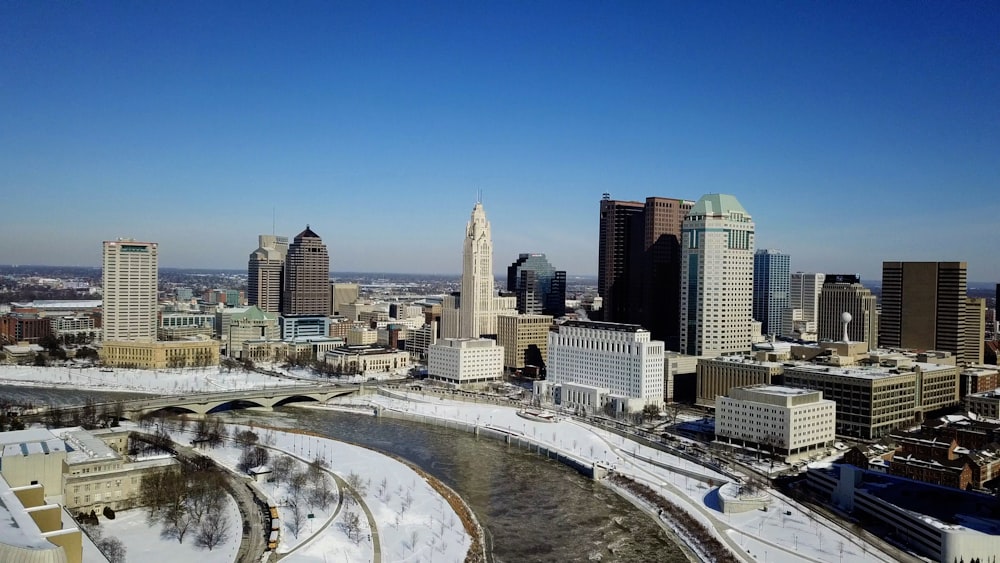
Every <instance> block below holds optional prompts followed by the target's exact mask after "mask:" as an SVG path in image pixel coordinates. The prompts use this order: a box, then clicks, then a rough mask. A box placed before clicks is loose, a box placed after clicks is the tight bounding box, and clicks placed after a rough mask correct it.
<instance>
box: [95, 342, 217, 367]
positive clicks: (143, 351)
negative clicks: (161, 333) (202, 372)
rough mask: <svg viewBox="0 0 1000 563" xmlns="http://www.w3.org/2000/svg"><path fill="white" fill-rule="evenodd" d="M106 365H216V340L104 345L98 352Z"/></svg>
mask: <svg viewBox="0 0 1000 563" xmlns="http://www.w3.org/2000/svg"><path fill="white" fill-rule="evenodd" d="M98 354H99V355H100V358H101V363H103V364H104V365H106V366H113V367H121V368H139V369H166V368H183V367H206V366H217V365H219V341H218V340H212V339H208V338H204V337H201V338H192V339H190V340H170V341H160V342H105V343H104V345H103V346H101V349H100V350H98Z"/></svg>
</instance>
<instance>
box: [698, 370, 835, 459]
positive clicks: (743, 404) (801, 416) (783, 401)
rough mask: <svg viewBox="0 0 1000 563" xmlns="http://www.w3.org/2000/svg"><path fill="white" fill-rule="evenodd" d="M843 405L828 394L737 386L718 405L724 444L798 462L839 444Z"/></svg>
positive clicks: (717, 417) (718, 424)
mask: <svg viewBox="0 0 1000 563" xmlns="http://www.w3.org/2000/svg"><path fill="white" fill-rule="evenodd" d="M836 427H837V404H836V403H835V402H833V401H830V400H828V399H824V398H823V392H822V391H815V390H812V389H802V388H799V387H784V386H780V385H754V386H750V387H733V388H732V389H730V390H729V393H728V395H727V396H724V397H719V399H718V400H717V401H716V407H715V435H716V437H717V439H718V440H720V441H723V442H728V443H730V444H737V445H740V446H752V447H754V448H763V449H765V450H767V451H773V452H774V453H775V454H776V455H781V456H784V457H786V458H797V457H803V456H806V455H809V454H810V453H811V452H814V451H816V450H820V449H823V448H827V447H830V446H832V445H833V441H834V433H835V431H836Z"/></svg>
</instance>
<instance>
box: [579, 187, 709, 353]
mask: <svg viewBox="0 0 1000 563" xmlns="http://www.w3.org/2000/svg"><path fill="white" fill-rule="evenodd" d="M692 205H694V203H693V202H691V201H687V200H681V199H671V198H663V197H648V198H646V201H645V203H640V202H637V201H618V200H613V199H611V196H610V195H609V194H604V197H603V198H602V199H601V217H600V219H601V221H600V241H599V248H598V271H597V275H598V281H597V285H598V293H599V294H600V296H601V297H602V298H603V301H604V303H603V307H602V310H603V319H604V320H605V321H610V322H618V323H633V324H641V325H642V326H644V327H645V328H647V329H648V330H649V331H650V332H651V333H652V336H653V338H656V339H659V340H663V341H664V342H666V345H667V348H669V349H676V348H677V347H678V346H679V335H680V327H679V325H678V319H679V317H680V315H679V310H680V309H679V307H680V271H681V265H680V259H681V244H680V240H681V225H682V223H683V221H684V217H685V216H686V215H687V213H688V211H689V210H690V209H691V207H692Z"/></svg>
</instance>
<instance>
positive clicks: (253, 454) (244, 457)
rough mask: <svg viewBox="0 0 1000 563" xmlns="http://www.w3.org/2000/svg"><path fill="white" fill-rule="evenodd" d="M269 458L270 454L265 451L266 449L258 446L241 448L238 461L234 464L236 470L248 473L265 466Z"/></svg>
mask: <svg viewBox="0 0 1000 563" xmlns="http://www.w3.org/2000/svg"><path fill="white" fill-rule="evenodd" d="M270 457H271V454H270V453H269V452H268V451H267V448H262V447H260V446H251V447H247V448H243V453H242V454H240V460H239V462H238V463H237V464H236V468H237V469H239V470H240V471H249V470H250V469H251V468H254V467H260V466H261V465H265V464H267V461H268V459H269V458H270Z"/></svg>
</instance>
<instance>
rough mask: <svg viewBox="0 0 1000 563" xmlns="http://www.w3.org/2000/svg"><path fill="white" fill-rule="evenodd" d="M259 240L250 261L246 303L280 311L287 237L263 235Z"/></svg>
mask: <svg viewBox="0 0 1000 563" xmlns="http://www.w3.org/2000/svg"><path fill="white" fill-rule="evenodd" d="M257 239H258V245H259V246H258V248H257V250H254V251H253V252H252V253H250V261H249V262H248V264H247V304H249V305H256V306H258V307H260V308H261V310H263V311H267V312H269V313H279V312H281V291H282V284H283V283H284V279H283V278H284V272H285V254H286V253H287V252H288V237H279V236H275V235H260V236H258V237H257Z"/></svg>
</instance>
